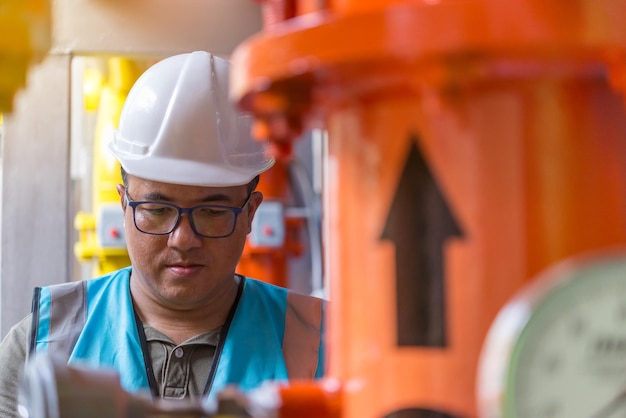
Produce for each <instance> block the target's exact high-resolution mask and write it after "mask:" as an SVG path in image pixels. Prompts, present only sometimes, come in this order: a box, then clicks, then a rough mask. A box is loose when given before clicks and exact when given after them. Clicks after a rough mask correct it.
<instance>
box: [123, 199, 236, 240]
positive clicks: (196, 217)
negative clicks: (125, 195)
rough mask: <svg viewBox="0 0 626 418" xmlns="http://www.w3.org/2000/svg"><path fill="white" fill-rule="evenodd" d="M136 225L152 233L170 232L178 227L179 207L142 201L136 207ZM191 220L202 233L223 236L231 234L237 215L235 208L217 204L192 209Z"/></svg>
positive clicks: (208, 235)
mask: <svg viewBox="0 0 626 418" xmlns="http://www.w3.org/2000/svg"><path fill="white" fill-rule="evenodd" d="M134 212H135V225H136V226H137V228H138V229H139V230H140V231H142V232H146V233H151V234H168V233H170V232H172V230H173V229H174V228H175V227H176V224H177V222H178V218H179V209H178V208H177V207H176V206H173V205H172V206H170V205H166V204H160V203H140V204H138V205H136V207H135V210H134ZM190 215H191V221H192V224H193V226H194V228H195V230H196V232H197V233H198V234H200V235H204V236H207V237H222V236H226V235H229V234H230V233H231V232H232V230H233V229H234V226H235V221H236V218H237V215H236V214H235V212H234V211H233V210H230V209H227V208H219V207H215V206H199V207H196V208H193V209H192V210H191V213H190Z"/></svg>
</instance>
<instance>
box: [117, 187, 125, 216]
mask: <svg viewBox="0 0 626 418" xmlns="http://www.w3.org/2000/svg"><path fill="white" fill-rule="evenodd" d="M115 189H116V190H117V194H118V195H119V196H120V203H121V204H122V210H126V188H125V187H124V185H123V184H118V185H117V187H116V188H115Z"/></svg>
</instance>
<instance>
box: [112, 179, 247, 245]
mask: <svg viewBox="0 0 626 418" xmlns="http://www.w3.org/2000/svg"><path fill="white" fill-rule="evenodd" d="M124 194H125V198H126V203H127V204H128V206H130V207H131V208H132V209H133V224H135V228H137V231H139V232H141V233H144V234H148V235H168V234H171V233H172V232H173V231H174V230H175V229H176V227H177V226H178V224H179V223H180V218H181V216H182V215H183V214H187V216H189V224H190V225H191V229H192V230H193V232H194V233H195V234H196V235H198V236H200V237H203V238H227V237H230V236H231V235H232V234H233V232H235V228H236V227H237V219H239V215H240V214H241V213H242V212H243V210H244V208H245V207H246V206H247V205H248V203H250V198H252V195H253V194H254V192H251V193H250V194H249V195H248V198H247V199H246V201H245V202H244V203H243V205H241V206H240V207H233V206H224V205H199V206H194V207H191V208H181V207H180V206H176V205H175V204H173V203H169V202H161V201H157V200H140V201H138V200H131V198H130V196H129V195H128V190H125V191H124ZM144 203H147V204H153V205H162V206H169V207H171V208H174V209H176V210H177V211H178V217H177V218H176V222H174V226H173V227H172V228H171V229H170V230H169V231H167V232H146V231H144V230H143V229H141V228H139V226H137V220H136V218H135V209H136V208H137V206H139V205H141V204H144ZM196 209H225V210H229V211H231V212H233V213H234V214H235V220H234V221H233V227H232V228H231V230H230V232H229V233H227V234H224V235H217V236H214V235H205V234H201V233H200V232H198V230H197V229H196V224H195V223H194V221H193V216H192V212H193V211H194V210H196Z"/></svg>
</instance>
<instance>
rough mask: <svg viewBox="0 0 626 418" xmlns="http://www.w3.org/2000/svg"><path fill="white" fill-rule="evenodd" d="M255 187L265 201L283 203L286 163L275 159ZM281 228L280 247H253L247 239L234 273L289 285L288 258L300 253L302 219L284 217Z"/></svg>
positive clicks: (286, 188)
mask: <svg viewBox="0 0 626 418" xmlns="http://www.w3.org/2000/svg"><path fill="white" fill-rule="evenodd" d="M257 190H258V191H260V192H262V193H263V196H264V200H266V201H268V200H273V201H279V202H281V203H283V204H284V205H285V206H286V205H287V204H288V201H289V197H290V189H289V166H288V163H287V162H286V161H282V160H281V161H277V162H276V164H275V165H274V166H273V167H272V168H270V169H269V170H268V171H266V172H265V173H263V175H262V176H261V180H260V181H259V185H258V187H257ZM283 228H285V242H284V243H283V245H281V246H280V247H263V246H254V245H252V244H251V243H250V241H247V242H246V245H245V247H244V252H243V255H242V257H241V260H240V261H239V265H238V266H237V272H238V273H240V274H243V275H246V276H249V277H254V278H257V279H259V280H263V281H265V282H267V283H272V284H275V285H277V286H282V287H290V283H289V271H288V270H289V269H288V267H289V258H290V257H295V256H300V255H301V253H302V243H301V242H300V235H299V233H298V232H299V231H300V229H301V228H302V222H301V221H299V220H297V219H296V220H293V219H285V220H284V223H283Z"/></svg>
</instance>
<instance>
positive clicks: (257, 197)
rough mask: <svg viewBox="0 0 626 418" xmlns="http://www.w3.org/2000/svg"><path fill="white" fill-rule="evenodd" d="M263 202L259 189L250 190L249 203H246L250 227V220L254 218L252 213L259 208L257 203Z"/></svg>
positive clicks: (250, 225)
mask: <svg viewBox="0 0 626 418" xmlns="http://www.w3.org/2000/svg"><path fill="white" fill-rule="evenodd" d="M261 203H263V193H261V192H259V191H254V192H252V196H250V203H248V208H249V211H248V225H249V227H250V228H252V220H253V219H254V214H255V213H256V210H257V209H258V208H259V205H260V204H261Z"/></svg>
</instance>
